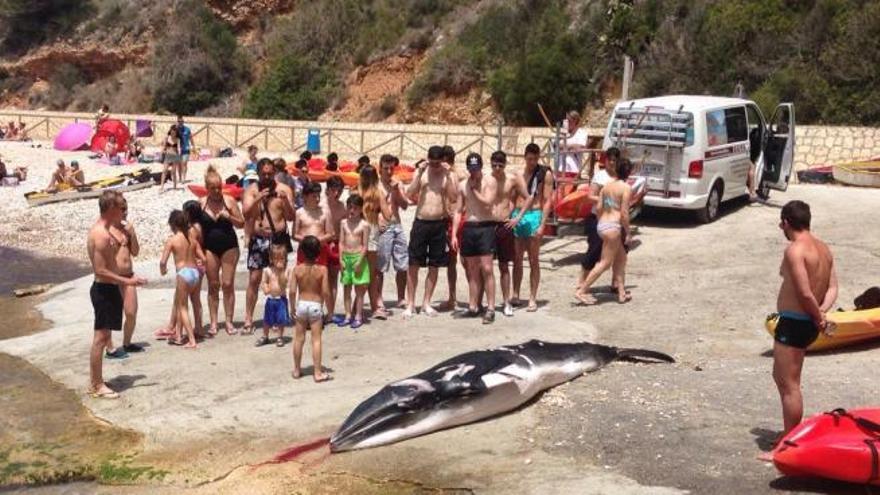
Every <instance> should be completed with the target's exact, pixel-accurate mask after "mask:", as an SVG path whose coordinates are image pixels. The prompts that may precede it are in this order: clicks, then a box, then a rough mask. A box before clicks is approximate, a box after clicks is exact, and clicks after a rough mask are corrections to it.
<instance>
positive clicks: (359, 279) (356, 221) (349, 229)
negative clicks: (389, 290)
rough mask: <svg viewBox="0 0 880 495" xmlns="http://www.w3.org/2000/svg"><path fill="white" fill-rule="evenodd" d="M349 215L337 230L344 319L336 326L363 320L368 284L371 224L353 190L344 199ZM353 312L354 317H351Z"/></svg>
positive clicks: (360, 199)
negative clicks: (352, 298) (352, 297)
mask: <svg viewBox="0 0 880 495" xmlns="http://www.w3.org/2000/svg"><path fill="white" fill-rule="evenodd" d="M345 205H346V207H347V208H348V217H347V218H346V219H345V220H343V221H342V225H341V228H340V232H339V250H340V252H341V253H342V254H341V255H340V258H341V260H340V261H341V264H342V277H341V278H342V292H343V301H344V303H345V321H343V322H342V323H341V324H340V325H339V326H345V325H349V324H350V325H351V328H352V329H356V328H359V327H360V326H361V325H363V323H364V294H365V293H366V292H367V287H368V286H369V285H370V269H369V265H368V264H367V243H368V240H369V238H370V224H369V223H367V221H366V220H364V217H363V211H362V210H363V207H364V198H362V197H360V196H359V195H357V194H352V195H351V196H349V197H348V201H346V204H345ZM352 285H353V286H354V307H352V305H351V286H352ZM352 314H354V318H353V319H352Z"/></svg>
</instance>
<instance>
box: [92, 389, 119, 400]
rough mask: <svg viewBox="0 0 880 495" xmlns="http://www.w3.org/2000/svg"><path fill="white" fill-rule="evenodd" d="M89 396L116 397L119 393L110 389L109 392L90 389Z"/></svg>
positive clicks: (99, 397)
mask: <svg viewBox="0 0 880 495" xmlns="http://www.w3.org/2000/svg"><path fill="white" fill-rule="evenodd" d="M89 397H91V398H93V399H118V398H119V393H118V392H114V391H112V390H111V391H109V392H95V391H91V390H90V391H89Z"/></svg>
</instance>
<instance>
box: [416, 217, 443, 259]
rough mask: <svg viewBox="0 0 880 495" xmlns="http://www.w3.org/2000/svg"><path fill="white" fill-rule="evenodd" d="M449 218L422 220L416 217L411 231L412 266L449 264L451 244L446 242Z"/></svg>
mask: <svg viewBox="0 0 880 495" xmlns="http://www.w3.org/2000/svg"><path fill="white" fill-rule="evenodd" d="M447 223H448V220H447V219H445V218H441V219H439V220H421V219H419V218H416V220H415V221H414V222H413V226H412V229H411V230H410V231H409V247H408V249H407V251H408V254H409V264H410V266H413V265H415V266H423V267H424V266H431V267H441V266H446V265H448V264H449V251H448V249H449V246H447V244H446V240H447V233H446V226H447Z"/></svg>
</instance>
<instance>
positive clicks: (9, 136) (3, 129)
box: [0, 120, 31, 141]
mask: <svg viewBox="0 0 880 495" xmlns="http://www.w3.org/2000/svg"><path fill="white" fill-rule="evenodd" d="M0 140H2V141H30V140H31V139H30V137H28V132H27V126H26V125H25V124H24V122H19V123H17V124H16V123H15V121H12V120H10V121H9V123H7V124H6V125H3V124H2V123H0Z"/></svg>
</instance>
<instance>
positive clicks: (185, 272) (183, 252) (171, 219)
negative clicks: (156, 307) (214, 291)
mask: <svg viewBox="0 0 880 495" xmlns="http://www.w3.org/2000/svg"><path fill="white" fill-rule="evenodd" d="M168 226H169V227H171V232H172V234H171V237H169V238H168V240H166V241H165V249H164V250H163V251H162V259H161V260H160V261H159V271H160V273H162V275H165V274H167V273H168V266H167V265H168V257H169V256H170V255H171V254H174V267H175V269H176V270H177V287H176V289H175V292H174V308H175V309H176V317H177V319H176V325H175V329H174V338H173V339H169V340H168V343H169V344H172V345H183V346H184V347H187V348H189V349H195V348H196V347H197V345H196V336H195V332H194V329H193V324H192V321H191V320H190V318H189V298H190V296H191V295H192V293H193V292H194V291H196V290H198V288H199V285H200V284H199V281H200V279H201V275H200V274H199V269H198V268H197V265H196V261H197V260H198V259H199V254H198V253H199V252H198V251H197V249H196V243H195V242H192V240H191V239H190V238H189V236H188V235H187V234H188V231H189V222H188V221H187V218H186V214H185V213H183V212H182V211H180V210H174V211H172V212H171V214H170V215H169V216H168ZM201 262H202V263H204V262H205V260H204V259H201ZM181 327H183V330H185V331H186V334H187V338H188V340H187V342H186V344H185V345H184V341H183V340H182V339H181Z"/></svg>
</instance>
